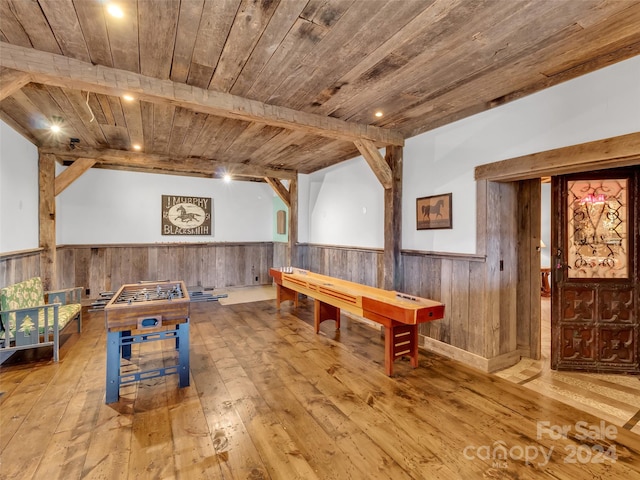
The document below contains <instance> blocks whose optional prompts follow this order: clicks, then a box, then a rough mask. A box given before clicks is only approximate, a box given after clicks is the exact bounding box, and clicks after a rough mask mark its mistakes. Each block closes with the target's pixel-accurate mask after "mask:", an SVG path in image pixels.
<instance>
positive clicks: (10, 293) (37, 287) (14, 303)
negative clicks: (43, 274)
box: [0, 277, 44, 310]
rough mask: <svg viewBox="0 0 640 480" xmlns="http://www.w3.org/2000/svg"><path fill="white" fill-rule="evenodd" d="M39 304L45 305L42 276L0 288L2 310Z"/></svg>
mask: <svg viewBox="0 0 640 480" xmlns="http://www.w3.org/2000/svg"><path fill="white" fill-rule="evenodd" d="M38 305H44V290H43V289H42V279H41V278H40V277H33V278H30V279H29V280H25V281H24V282H20V283H16V284H14V285H9V286H8V287H4V288H2V289H0V310H16V309H18V308H29V307H37V306H38Z"/></svg>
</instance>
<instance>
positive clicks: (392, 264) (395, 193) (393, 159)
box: [383, 146, 403, 290]
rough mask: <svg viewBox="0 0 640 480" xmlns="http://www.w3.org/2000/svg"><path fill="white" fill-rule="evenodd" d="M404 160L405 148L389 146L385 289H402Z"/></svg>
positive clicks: (387, 157) (386, 161) (385, 206)
mask: <svg viewBox="0 0 640 480" xmlns="http://www.w3.org/2000/svg"><path fill="white" fill-rule="evenodd" d="M402 160H403V148H402V147H397V146H389V147H387V150H386V152H385V165H387V166H388V167H389V170H390V171H391V172H392V176H391V186H390V187H389V188H385V190H384V278H383V288H384V289H385V290H402V278H403V272H402V256H401V255H400V248H401V246H402Z"/></svg>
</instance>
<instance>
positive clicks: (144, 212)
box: [56, 169, 273, 245]
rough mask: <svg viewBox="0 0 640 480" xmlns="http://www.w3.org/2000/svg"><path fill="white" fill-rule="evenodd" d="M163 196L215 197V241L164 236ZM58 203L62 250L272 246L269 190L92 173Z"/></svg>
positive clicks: (233, 183)
mask: <svg viewBox="0 0 640 480" xmlns="http://www.w3.org/2000/svg"><path fill="white" fill-rule="evenodd" d="M162 195H178V196H194V197H211V198H212V202H213V222H212V224H213V235H208V236H202V235H185V236H182V235H180V236H167V235H162V233H161V228H160V222H161V198H162ZM56 200H57V205H56V211H57V214H56V218H57V222H56V233H57V238H56V242H57V243H58V244H59V245H69V244H113V243H156V242H159V243H168V242H196V243H197V242H233V241H242V242H254V241H256V242H258V241H266V242H270V241H272V240H273V228H272V217H273V204H272V201H273V190H272V189H271V187H269V186H268V185H267V184H261V183H255V182H243V181H231V182H230V183H225V182H224V181H223V180H218V179H205V178H191V177H182V176H172V175H159V174H158V175H156V174H149V173H136V172H123V171H117V170H101V169H90V170H89V171H87V172H85V173H84V174H83V175H82V176H81V177H80V178H78V179H77V180H76V181H75V182H74V183H72V184H71V185H70V186H69V187H68V188H67V189H66V190H65V191H63V192H62V193H61V194H60V195H58V197H57V199H56Z"/></svg>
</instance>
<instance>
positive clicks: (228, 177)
mask: <svg viewBox="0 0 640 480" xmlns="http://www.w3.org/2000/svg"><path fill="white" fill-rule="evenodd" d="M222 179H223V180H224V181H225V182H227V183H229V182H230V181H231V175H229V174H228V173H225V174H224V177H222Z"/></svg>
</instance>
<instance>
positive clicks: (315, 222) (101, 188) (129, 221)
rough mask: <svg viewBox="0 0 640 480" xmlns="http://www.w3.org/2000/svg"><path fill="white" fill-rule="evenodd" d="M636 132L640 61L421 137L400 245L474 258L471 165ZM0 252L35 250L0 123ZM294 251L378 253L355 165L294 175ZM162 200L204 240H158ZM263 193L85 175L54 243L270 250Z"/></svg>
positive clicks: (24, 160) (213, 183)
mask: <svg viewBox="0 0 640 480" xmlns="http://www.w3.org/2000/svg"><path fill="white" fill-rule="evenodd" d="M638 131H640V57H635V58H632V59H630V60H627V61H625V62H620V63H618V64H615V65H612V66H610V67H607V68H605V69H602V70H599V71H597V72H594V73H591V74H589V75H586V76H583V77H581V78H578V79H575V80H572V81H570V82H566V83H564V84H561V85H558V86H556V87H553V88H551V89H548V90H546V91H543V92H540V93H537V94H534V95H531V96H529V97H526V98H523V99H520V100H517V101H515V102H512V103H509V104H507V105H504V106H502V107H498V108H495V109H493V110H490V111H487V112H483V113H480V114H478V115H475V116H473V117H470V118H467V119H464V120H461V121H459V122H456V123H453V124H451V125H447V126H445V127H441V128H439V129H436V130H433V131H431V132H427V133H424V134H422V135H419V136H417V137H414V138H411V139H409V140H408V141H407V143H406V147H405V151H404V171H403V177H404V185H403V201H402V207H403V218H402V224H403V228H402V237H403V238H402V248H405V249H411V250H423V251H442V252H459V253H475V244H476V240H475V236H476V225H475V221H476V220H475V212H476V202H475V195H476V192H475V190H476V186H475V182H474V180H473V168H474V167H475V166H477V165H480V164H483V163H489V162H495V161H498V160H503V159H505V158H510V157H514V156H519V155H524V154H527V153H533V152H538V151H543V150H548V149H551V148H556V147H562V146H566V145H572V144H577V143H583V142H587V141H591V140H597V139H601V138H607V137H613V136H616V135H622V134H626V133H631V132H638ZM0 135H1V137H0V141H1V148H0V252H8V251H14V250H23V249H29V248H35V247H37V246H38V226H37V223H38V205H37V203H38V186H37V184H38V175H37V152H36V149H35V147H33V146H32V145H30V144H29V143H28V142H26V140H24V138H23V137H21V136H20V135H19V134H17V133H16V132H15V131H13V130H12V129H11V128H10V127H8V126H7V125H5V124H4V123H2V122H1V121H0ZM298 190H299V204H298V206H299V215H300V217H299V224H298V238H299V241H300V242H303V243H319V244H335V245H346V246H362V247H371V248H383V245H384V231H383V225H384V192H383V189H382V187H381V186H380V184H379V182H378V181H377V179H376V178H375V176H374V175H373V173H372V172H371V169H370V168H369V167H368V165H367V164H366V162H365V161H364V160H363V159H362V158H361V157H359V158H356V159H353V160H350V161H348V162H344V163H342V164H340V165H338V166H334V167H330V168H327V169H324V170H322V171H319V172H316V173H314V174H311V175H301V176H300V177H299V182H298ZM448 192H452V193H453V229H451V230H428V231H427V230H420V231H417V230H416V225H415V221H416V220H415V214H416V212H415V208H416V207H415V201H416V198H418V197H424V196H429V195H434V194H438V193H448ZM163 194H175V195H185V196H191V195H193V196H203V197H205V196H210V197H212V198H213V205H214V235H213V236H211V237H166V236H162V235H161V234H160V197H161V195H163ZM272 197H273V192H272V191H271V189H270V187H268V186H267V185H263V184H257V183H253V182H232V183H231V184H225V183H223V182H222V181H220V180H209V179H197V178H189V177H173V176H168V175H152V174H141V173H132V172H119V171H109V170H97V169H92V170H90V171H88V172H86V173H85V174H84V175H83V176H82V177H80V178H79V179H78V180H77V181H76V182H74V183H73V184H72V185H71V186H70V187H69V188H68V189H67V190H65V191H64V192H62V194H60V195H59V196H58V198H57V227H58V228H57V231H58V237H57V241H58V243H59V244H103V243H147V242H174V241H190V242H193V241H195V242H200V241H271V240H272V239H273V228H272V225H273V207H272Z"/></svg>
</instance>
